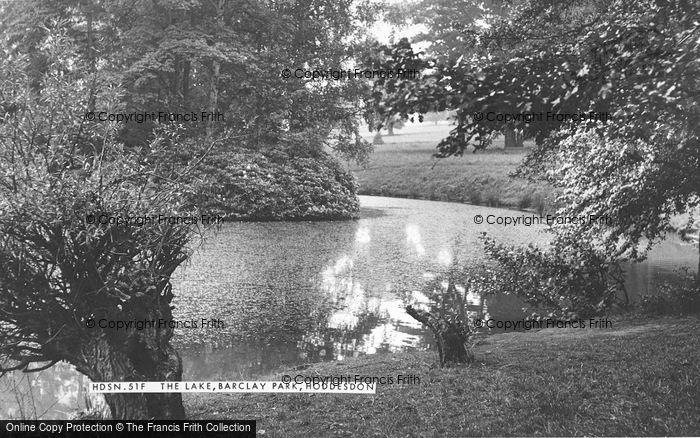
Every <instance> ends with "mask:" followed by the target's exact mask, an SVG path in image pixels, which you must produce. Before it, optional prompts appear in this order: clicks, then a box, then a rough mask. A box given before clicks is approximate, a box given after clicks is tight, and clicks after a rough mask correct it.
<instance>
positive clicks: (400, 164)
mask: <svg viewBox="0 0 700 438" xmlns="http://www.w3.org/2000/svg"><path fill="white" fill-rule="evenodd" d="M448 131H449V126H447V125H438V126H432V125H423V126H420V125H417V126H410V125H409V126H407V127H406V128H404V129H402V130H401V131H397V135H394V136H391V137H387V136H385V137H384V141H385V144H382V145H376V146H375V151H374V153H373V154H372V156H371V158H370V163H369V165H368V166H367V167H364V168H363V167H359V166H349V168H350V170H352V172H353V173H354V174H355V176H356V178H357V180H358V182H359V185H360V189H359V194H361V195H376V196H391V197H405V198H417V199H430V200H438V201H451V202H464V203H469V204H478V205H488V206H492V207H508V208H516V209H530V210H534V211H538V212H542V211H544V210H545V209H546V206H547V205H548V204H549V203H550V202H551V200H552V191H551V188H550V187H548V186H546V185H544V184H532V183H529V182H527V181H525V180H522V179H513V178H509V177H508V174H509V173H510V172H512V171H513V170H515V168H516V167H517V166H518V164H519V163H520V162H521V161H522V159H523V157H524V155H525V153H526V151H524V150H517V149H515V150H514V149H504V148H503V144H502V139H501V140H497V141H496V142H495V143H494V145H493V146H492V147H491V148H489V149H488V150H486V151H482V152H479V153H477V154H472V153H466V154H465V155H464V156H463V157H453V158H447V159H441V160H436V159H434V158H432V154H434V153H435V146H436V145H437V144H438V142H439V141H440V139H441V138H443V137H444V136H446V135H447V132H448ZM526 146H528V144H527V143H526Z"/></svg>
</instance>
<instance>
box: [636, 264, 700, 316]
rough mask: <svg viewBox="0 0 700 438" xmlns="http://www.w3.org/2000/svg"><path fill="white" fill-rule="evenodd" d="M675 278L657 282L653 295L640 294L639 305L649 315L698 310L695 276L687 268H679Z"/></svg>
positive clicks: (687, 312)
mask: <svg viewBox="0 0 700 438" xmlns="http://www.w3.org/2000/svg"><path fill="white" fill-rule="evenodd" d="M679 271H680V272H677V273H676V274H677V278H676V279H674V280H667V281H664V282H662V283H661V284H659V285H658V286H657V287H658V290H657V291H656V293H654V294H653V295H644V296H642V298H641V300H640V302H639V306H640V308H641V311H642V312H643V313H646V314H649V315H682V314H692V313H698V312H700V290H698V288H697V285H696V284H695V276H694V275H693V274H692V273H690V272H689V271H688V269H687V268H685V269H682V270H679Z"/></svg>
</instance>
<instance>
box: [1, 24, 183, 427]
mask: <svg viewBox="0 0 700 438" xmlns="http://www.w3.org/2000/svg"><path fill="white" fill-rule="evenodd" d="M1 50H2V51H3V52H4V54H5V56H3V57H0V72H2V75H1V76H2V78H3V80H2V81H1V82H0V95H1V96H2V97H3V98H4V99H5V102H6V104H9V105H10V106H11V107H12V108H14V109H13V111H6V112H5V114H4V115H3V117H2V119H0V307H2V309H3V312H1V313H0V359H2V362H3V363H4V361H5V360H8V361H10V362H9V365H8V366H3V367H2V369H0V371H3V372H6V371H11V370H22V371H25V372H27V371H37V370H41V369H45V368H47V367H49V366H51V365H53V364H55V363H56V362H59V361H66V362H68V363H70V364H72V365H73V366H75V368H76V369H78V370H79V371H80V372H82V373H84V374H86V375H87V376H88V377H90V378H91V379H93V380H95V381H104V380H123V379H127V380H128V379H135V380H150V379H155V380H172V379H175V380H177V379H179V378H180V375H181V374H180V373H181V364H180V361H179V356H177V353H176V352H175V351H174V350H173V349H172V346H171V345H170V339H171V337H172V334H173V330H172V329H171V328H167V327H166V328H160V329H157V328H153V329H150V330H142V331H114V330H103V329H99V328H92V327H91V326H90V321H94V322H95V323H96V322H97V321H99V320H101V319H104V320H108V321H117V320H119V321H124V320H139V319H141V320H143V319H149V320H150V319H153V318H155V319H158V318H163V319H172V313H171V308H170V301H171V299H172V293H171V290H170V276H171V274H172V273H173V271H174V270H175V269H176V268H177V267H178V266H179V265H180V264H181V263H183V262H184V261H185V260H186V259H187V257H188V254H189V249H188V244H189V242H190V241H191V239H192V238H193V232H194V231H195V228H193V227H190V226H186V225H182V224H173V223H171V222H159V221H151V222H146V223H143V224H133V226H130V225H125V224H124V223H117V222H111V221H110V222H108V223H101V219H100V218H101V217H104V218H107V219H108V218H110V217H113V218H117V217H120V218H131V217H142V216H146V215H148V216H150V215H159V214H162V215H165V216H176V215H182V214H185V213H186V211H185V210H184V209H183V208H182V206H181V204H179V203H178V199H179V198H180V197H181V195H182V191H181V184H180V183H178V182H177V181H173V182H171V184H164V183H162V182H161V183H158V184H156V183H155V182H154V181H158V180H159V177H160V174H159V172H158V169H157V168H155V167H154V166H153V165H152V164H151V163H153V156H152V155H151V152H154V150H155V149H157V144H153V145H152V146H153V150H150V151H149V153H147V154H145V156H144V155H143V154H139V153H135V152H132V151H130V150H129V149H127V148H125V147H123V146H122V145H120V144H119V143H117V142H116V140H115V137H116V130H115V129H114V128H115V127H114V126H113V125H110V124H105V125H101V126H95V125H90V124H88V123H86V122H85V119H84V114H85V112H86V110H87V108H88V106H89V104H90V103H89V99H90V96H91V95H90V93H89V91H88V86H89V85H88V82H87V81H85V80H84V77H85V76H84V73H85V69H86V68H87V67H86V66H85V64H84V63H82V62H81V60H80V57H79V56H78V54H77V52H76V50H75V45H74V44H73V41H72V39H71V38H70V37H69V36H68V35H67V34H66V33H65V32H61V31H60V29H59V30H57V29H52V30H51V32H50V33H49V36H48V37H47V38H46V39H45V41H44V42H43V43H42V45H41V50H42V51H43V53H42V55H43V56H44V58H45V59H46V60H47V67H46V71H45V72H44V74H43V75H42V77H41V82H40V84H39V90H40V91H36V90H33V89H32V87H31V86H30V84H31V83H32V77H30V76H29V75H27V74H26V72H27V65H28V63H29V62H30V59H29V58H28V57H26V56H23V55H22V54H21V53H17V52H15V51H14V50H12V49H10V48H8V47H7V46H2V47H1ZM116 96H117V94H116V93H112V94H110V93H104V94H102V95H101V96H100V99H101V100H98V103H99V104H101V105H104V106H105V107H113V106H115V105H116V103H115V102H114V100H113V99H115V98H116ZM149 158H150V161H149ZM123 370H129V373H130V374H129V375H126V374H124V372H123ZM129 400H130V401H131V403H130V407H127V406H126V405H127V404H128V403H129V402H128V401H129ZM107 401H108V404H109V405H110V408H111V410H112V415H113V416H115V417H124V416H128V415H132V414H133V415H137V416H139V415H140V416H149V417H154V416H155V417H170V418H172V417H177V416H178V415H180V414H182V402H181V397H180V396H179V395H178V396H171V395H155V396H151V395H148V396H145V395H142V394H140V395H133V396H123V395H120V397H114V396H111V395H108V396H107ZM132 409H133V411H132ZM127 412H128V414H127ZM134 418H136V417H134Z"/></svg>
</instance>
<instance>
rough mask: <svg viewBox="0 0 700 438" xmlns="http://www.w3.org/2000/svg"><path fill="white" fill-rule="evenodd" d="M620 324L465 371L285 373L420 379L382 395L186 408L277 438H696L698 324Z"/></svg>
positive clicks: (353, 364)
mask: <svg viewBox="0 0 700 438" xmlns="http://www.w3.org/2000/svg"><path fill="white" fill-rule="evenodd" d="M612 324H613V327H612V328H608V329H597V330H596V329H590V328H587V329H547V330H540V331H530V332H524V333H507V334H498V335H493V336H490V337H488V338H487V339H486V340H485V341H484V343H482V344H480V345H479V346H477V347H476V349H475V352H476V356H477V363H475V364H473V365H470V366H465V367H459V368H451V369H445V370H441V369H439V368H436V366H435V364H436V361H437V358H436V354H435V353H417V354H408V353H406V354H396V355H385V356H368V357H365V358H361V359H354V360H349V361H347V362H342V363H335V364H334V363H330V364H316V365H313V366H311V367H309V368H307V369H304V370H302V371H289V372H286V373H283V374H290V375H292V376H295V375H297V374H302V375H304V376H317V375H318V376H328V375H334V376H340V375H348V374H350V375H353V376H354V375H356V374H359V375H363V376H393V377H394V378H396V376H397V375H398V374H403V375H406V374H414V375H416V376H418V377H419V378H420V385H403V386H402V385H396V384H395V385H379V387H378V389H377V393H376V394H375V395H338V396H334V395H328V394H318V395H311V394H299V395H276V394H255V395H253V394H249V395H199V394H185V396H186V398H185V405H186V409H187V412H188V415H189V416H190V417H191V418H202V419H210V418H211V419H226V418H236V419H256V420H257V421H258V423H257V424H258V430H259V431H260V430H263V431H265V436H272V437H317V436H318V437H320V436H324V437H330V436H348V437H350V436H367V437H372V436H377V437H445V436H447V437H462V436H469V435H560V436H562V435H563V436H566V435H632V436H634V435H638V436H642V435H686V436H693V435H698V434H700V337H699V336H697V333H698V331H699V330H700V319H699V318H698V317H684V318H675V317H674V318H661V319H653V320H642V319H632V320H626V321H622V320H613V321H612ZM281 375H282V374H280V375H278V376H275V377H276V379H279V378H281Z"/></svg>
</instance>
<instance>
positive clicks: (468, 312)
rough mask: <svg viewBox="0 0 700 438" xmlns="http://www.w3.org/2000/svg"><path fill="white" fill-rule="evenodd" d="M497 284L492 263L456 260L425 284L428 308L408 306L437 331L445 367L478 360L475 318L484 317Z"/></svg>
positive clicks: (418, 318)
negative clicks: (475, 352) (476, 357)
mask: <svg viewBox="0 0 700 438" xmlns="http://www.w3.org/2000/svg"><path fill="white" fill-rule="evenodd" d="M497 284H498V281H497V278H496V271H494V270H493V269H492V268H491V267H490V266H488V265H486V264H463V263H460V262H458V261H457V260H454V261H453V263H452V265H451V266H450V267H449V269H448V270H447V271H445V272H443V273H441V274H439V275H437V276H436V277H435V278H433V280H431V281H430V282H429V283H428V284H426V286H425V287H424V288H423V290H422V292H423V294H424V295H425V296H426V297H427V298H428V299H429V300H430V305H429V308H428V309H427V310H424V309H419V308H417V307H416V306H413V305H408V306H406V313H408V314H409V315H410V316H411V317H412V318H413V319H415V320H416V321H418V322H420V323H421V324H423V325H425V326H426V327H428V328H429V329H430V331H432V332H433V335H434V336H435V341H436V343H437V348H438V354H439V356H440V366H441V367H445V366H450V365H455V364H466V363H471V362H474V353H473V352H472V349H471V347H472V344H473V339H474V336H475V335H476V330H475V329H474V327H475V324H474V322H475V320H476V319H480V318H482V317H483V315H484V309H485V307H484V302H485V300H486V298H487V297H488V296H490V295H492V294H494V293H495V292H497V291H498V290H499V288H498V286H497Z"/></svg>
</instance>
